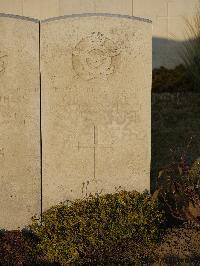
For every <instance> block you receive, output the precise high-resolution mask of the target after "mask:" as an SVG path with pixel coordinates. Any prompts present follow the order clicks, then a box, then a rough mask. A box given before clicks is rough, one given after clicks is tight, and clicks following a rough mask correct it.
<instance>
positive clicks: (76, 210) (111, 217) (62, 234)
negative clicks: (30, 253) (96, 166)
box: [30, 191, 164, 265]
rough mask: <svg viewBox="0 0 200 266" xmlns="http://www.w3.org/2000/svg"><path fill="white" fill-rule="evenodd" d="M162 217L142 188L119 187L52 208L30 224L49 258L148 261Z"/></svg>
mask: <svg viewBox="0 0 200 266" xmlns="http://www.w3.org/2000/svg"><path fill="white" fill-rule="evenodd" d="M163 221H164V214H163V212H161V211H160V210H159V206H158V203H157V202H156V201H155V202H154V201H152V200H151V197H150V195H149V194H148V192H144V193H142V194H140V193H138V192H136V191H133V192H126V191H120V192H118V193H114V194H107V195H101V196H92V195H90V196H89V197H88V198H86V199H83V200H76V201H74V202H68V204H64V203H62V204H60V205H57V206H55V207H52V208H51V209H49V210H47V211H46V212H44V213H43V222H42V224H40V223H38V220H36V219H33V223H32V225H31V226H30V228H31V230H33V232H34V233H35V234H36V235H37V237H38V238H39V240H40V243H39V245H38V249H39V251H40V252H41V251H42V252H43V253H44V254H46V256H47V258H48V259H49V260H50V261H52V262H59V263H60V264H61V265H66V264H68V263H80V264H90V263H93V264H95V265H97V264H98V263H126V262H128V263H130V262H131V263H134V262H144V261H147V260H151V259H153V254H154V246H155V245H156V242H157V241H159V239H160V236H161V232H162V229H161V228H162V227H161V225H162V223H163Z"/></svg>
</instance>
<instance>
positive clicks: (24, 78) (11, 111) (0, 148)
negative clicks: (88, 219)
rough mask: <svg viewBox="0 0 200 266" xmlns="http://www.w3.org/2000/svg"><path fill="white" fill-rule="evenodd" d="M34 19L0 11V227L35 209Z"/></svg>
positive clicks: (20, 221) (21, 221)
mask: <svg viewBox="0 0 200 266" xmlns="http://www.w3.org/2000/svg"><path fill="white" fill-rule="evenodd" d="M40 198H41V197H40V80H39V22H38V21H36V20H32V19H28V18H24V17H19V16H14V15H13V16H12V15H4V14H0V208H1V211H0V228H4V229H17V228H18V227H20V228H22V227H24V226H25V225H27V224H28V223H29V222H30V220H31V219H30V218H31V216H32V215H34V214H36V213H40V205H41V204H40Z"/></svg>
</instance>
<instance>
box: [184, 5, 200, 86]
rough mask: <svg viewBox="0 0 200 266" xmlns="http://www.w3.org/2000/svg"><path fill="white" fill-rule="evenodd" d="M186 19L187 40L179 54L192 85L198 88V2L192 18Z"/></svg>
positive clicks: (199, 48)
mask: <svg viewBox="0 0 200 266" xmlns="http://www.w3.org/2000/svg"><path fill="white" fill-rule="evenodd" d="M185 21H186V27H187V28H186V37H187V41H186V42H185V43H184V45H183V49H182V51H181V52H180V56H181V58H182V60H183V62H184V64H185V66H186V69H187V72H188V74H189V76H190V78H191V80H192V81H193V84H194V87H195V88H196V89H197V90H199V89H200V2H199V7H198V8H197V10H196V13H195V15H194V18H193V19H192V20H189V19H185Z"/></svg>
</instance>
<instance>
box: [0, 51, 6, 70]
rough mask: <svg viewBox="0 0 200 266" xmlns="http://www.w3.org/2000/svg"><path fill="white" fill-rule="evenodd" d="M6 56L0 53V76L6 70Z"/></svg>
mask: <svg viewBox="0 0 200 266" xmlns="http://www.w3.org/2000/svg"><path fill="white" fill-rule="evenodd" d="M6 57H7V55H6V54H3V53H2V52H1V51H0V75H1V74H3V73H4V72H5V69H6V61H5V59H6Z"/></svg>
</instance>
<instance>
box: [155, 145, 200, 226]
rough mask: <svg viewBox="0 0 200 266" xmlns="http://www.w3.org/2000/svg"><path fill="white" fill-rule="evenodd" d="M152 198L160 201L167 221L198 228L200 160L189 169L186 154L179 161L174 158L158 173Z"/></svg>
mask: <svg viewBox="0 0 200 266" xmlns="http://www.w3.org/2000/svg"><path fill="white" fill-rule="evenodd" d="M189 145H190V143H189V144H188V147H189ZM188 147H187V148H188ZM153 198H156V199H159V200H160V202H161V204H162V205H163V209H165V210H166V213H167V216H168V217H169V220H170V218H172V217H173V218H175V220H178V221H182V222H189V223H191V224H193V225H195V226H200V220H199V219H198V216H200V160H199V159H197V160H196V161H195V163H194V164H193V165H192V166H191V168H190V167H189V164H188V163H187V161H186V152H184V153H183V154H182V155H181V157H180V159H177V158H176V157H174V161H173V162H172V163H171V164H169V165H167V166H166V167H164V168H163V169H162V170H161V171H160V172H159V176H158V179H157V189H156V191H155V192H154V194H153ZM170 216H171V217H170Z"/></svg>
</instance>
